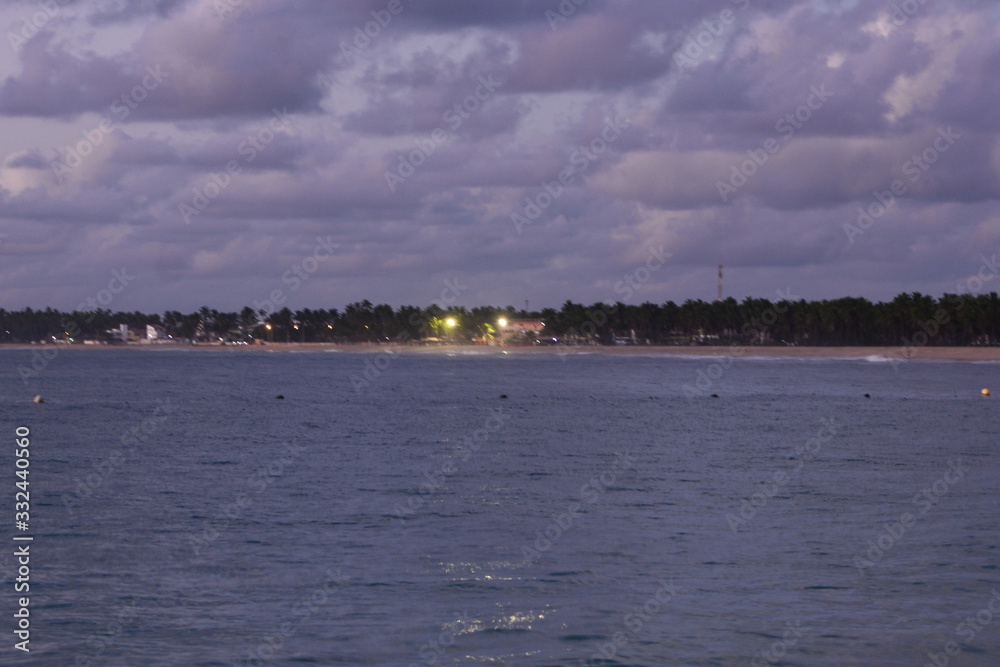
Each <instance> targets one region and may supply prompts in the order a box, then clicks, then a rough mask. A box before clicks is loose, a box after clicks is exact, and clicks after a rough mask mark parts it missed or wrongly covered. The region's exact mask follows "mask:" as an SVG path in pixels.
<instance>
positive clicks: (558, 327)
mask: <svg viewBox="0 0 1000 667" xmlns="http://www.w3.org/2000/svg"><path fill="white" fill-rule="evenodd" d="M501 318H504V319H508V320H513V319H517V318H524V319H528V318H532V319H539V320H542V321H544V323H545V331H544V334H543V335H541V336H539V338H540V339H541V340H542V341H543V342H548V343H552V342H554V341H553V340H552V339H553V338H555V339H556V340H558V342H561V343H562V342H566V343H600V344H612V343H615V342H619V343H634V344H691V343H700V344H708V345H711V344H730V343H744V344H758V345H760V344H763V345H769V344H773V345H782V344H786V345H888V346H897V345H997V344H1000V298H998V296H997V293H996V292H991V293H989V294H978V295H974V294H945V295H943V296H942V297H941V298H938V299H935V298H934V297H931V296H926V295H923V294H919V293H912V294H900V295H899V296H897V297H896V298H895V299H893V300H892V301H889V302H885V303H877V302H876V303H873V302H871V301H868V300H867V299H863V298H842V299H835V300H830V301H804V300H799V301H787V300H783V301H776V302H771V301H769V300H767V299H752V298H747V299H744V300H743V301H742V302H737V301H736V300H735V299H733V298H729V299H724V300H722V301H716V302H706V301H701V300H688V301H685V302H684V303H682V304H679V305H678V304H676V303H673V302H671V301H668V302H667V303H664V304H655V303H643V304H640V305H627V304H623V303H617V304H603V303H596V304H593V305H590V306H585V305H582V304H578V303H573V302H571V301H567V302H566V303H565V304H563V306H562V308H561V309H560V310H555V309H552V308H547V309H544V310H541V311H537V312H530V313H529V312H524V311H515V310H514V309H513V308H511V307H507V308H494V307H478V308H473V309H471V310H467V309H466V308H460V307H449V308H442V307H439V306H436V305H432V306H430V307H428V308H417V307H414V306H402V307H400V308H398V309H393V308H392V307H391V306H388V305H385V304H380V305H372V304H371V303H369V302H368V301H362V302H359V303H352V304H350V305H348V306H347V307H346V308H344V309H343V310H342V311H341V310H337V309H335V308H334V309H329V310H322V309H320V310H311V309H308V308H306V309H302V310H298V311H292V310H290V309H288V308H283V309H281V310H278V311H276V312H273V313H267V312H264V311H257V312H255V311H254V310H253V309H252V308H250V307H246V308H243V310H242V311H240V312H238V313H235V312H232V313H226V312H219V311H217V310H213V309H210V308H208V307H204V308H201V309H200V310H199V311H197V312H194V313H187V314H185V313H180V312H177V311H167V312H165V313H163V314H162V315H161V314H153V315H148V314H144V313H140V312H132V313H128V312H111V311H109V310H101V309H99V310H96V311H91V312H72V313H63V312H59V311H57V310H53V309H51V308H46V309H45V310H32V309H30V308H26V309H24V310H20V311H6V310H2V309H0V342H6V343H25V342H32V341H49V342H51V341H53V340H62V341H69V340H70V339H72V342H81V341H82V340H84V339H91V340H101V341H105V340H108V338H109V336H108V330H110V329H114V328H117V327H119V325H121V324H126V325H128V326H129V327H130V328H132V329H134V330H139V331H141V332H143V333H144V332H145V330H146V325H147V324H154V325H158V326H160V327H162V330H163V333H164V335H166V336H170V337H172V338H173V339H174V340H180V341H187V340H193V341H206V342H208V341H212V342H219V340H220V339H222V340H225V341H231V342H234V341H251V342H252V341H254V340H256V341H260V340H265V341H272V342H366V341H367V342H376V341H397V342H409V341H420V340H426V339H432V340H434V339H437V340H449V341H456V342H463V341H465V342H467V341H472V340H483V339H484V338H485V339H489V338H491V337H494V336H499V335H500V332H499V325H498V321H499V320H500V319H501ZM520 338H521V340H522V341H524V339H525V338H526V337H524V336H522V337H520ZM524 342H528V341H524Z"/></svg>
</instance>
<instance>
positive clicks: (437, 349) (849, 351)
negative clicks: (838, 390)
mask: <svg viewBox="0 0 1000 667" xmlns="http://www.w3.org/2000/svg"><path fill="white" fill-rule="evenodd" d="M43 348H48V349H52V348H56V349H65V348H66V346H64V345H58V346H56V345H9V344H7V345H2V346H0V349H28V350H39V349H43ZM70 349H72V350H121V351H123V352H130V351H151V352H152V351H163V350H190V351H212V350H215V351H223V350H224V351H227V352H305V351H329V352H346V353H368V354H371V353H379V352H381V353H386V354H448V353H453V354H484V355H490V354H505V353H506V354H570V355H572V354H605V355H639V356H641V355H665V356H677V357H692V356H694V357H706V356H708V357H713V356H717V357H737V358H740V357H743V358H746V357H773V358H789V359H795V358H814V359H822V358H827V359H864V358H876V357H884V358H886V359H899V360H903V361H1000V347H910V348H907V347H902V346H900V347H867V346H866V347H798V346H796V347H779V346H728V345H717V346H713V345H704V346H701V345H696V346H681V345H663V346H660V345H637V346H626V345H622V346H605V345H578V346H568V347H566V346H561V345H552V346H509V347H495V346H483V345H396V344H389V343H387V344H376V343H269V344H267V345H210V344H198V345H183V344H166V345H143V344H135V345H73V346H72V347H71V348H70Z"/></svg>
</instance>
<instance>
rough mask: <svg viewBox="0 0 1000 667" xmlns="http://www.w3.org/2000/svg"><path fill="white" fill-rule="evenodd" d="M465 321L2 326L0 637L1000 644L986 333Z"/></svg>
mask: <svg viewBox="0 0 1000 667" xmlns="http://www.w3.org/2000/svg"><path fill="white" fill-rule="evenodd" d="M471 352H474V351H472V350H470V353H467V354H443V353H441V354H435V353H413V354H395V355H387V354H374V353H367V354H362V353H336V352H302V353H295V352H272V351H269V350H268V351H265V350H259V351H258V350H239V351H233V350H222V349H220V350H216V351H194V350H124V349H119V350H72V349H69V350H67V349H61V350H60V351H59V352H58V354H57V355H56V356H55V358H53V359H51V360H48V361H47V364H46V365H45V367H44V368H42V369H41V370H39V371H38V373H37V375H35V376H33V377H30V378H28V379H27V380H22V378H21V377H20V376H19V373H18V366H19V365H20V366H26V367H30V365H31V360H32V350H29V349H5V350H2V351H0V377H2V384H0V387H2V393H0V405H2V406H3V410H2V416H0V424H2V429H3V432H4V434H5V435H4V437H5V438H7V442H8V447H7V452H8V453H7V455H6V456H4V458H3V460H4V461H5V462H6V463H5V465H6V467H7V470H8V472H7V473H5V474H4V475H3V476H2V477H3V479H6V480H7V481H6V482H5V484H6V486H7V490H6V491H5V492H4V493H2V494H0V497H2V498H4V500H3V501H2V502H3V503H5V505H4V510H5V511H4V512H2V513H0V516H6V517H8V519H7V520H6V521H7V523H8V526H7V527H5V531H4V532H5V533H6V534H7V536H8V537H7V538H6V539H7V540H8V545H7V547H5V548H4V549H3V555H2V556H0V570H2V573H3V575H4V580H5V582H4V585H3V589H2V590H3V593H2V595H0V601H2V602H0V605H2V608H3V610H4V612H3V614H2V617H3V618H4V619H6V620H4V621H3V622H2V626H3V627H2V630H3V632H2V633H0V636H2V637H4V644H3V645H2V647H0V663H3V664H10V665H189V666H205V667H207V666H210V665H226V666H229V665H262V664H269V665H400V666H409V665H532V666H541V665H553V666H555V665H587V664H593V665H597V664H603V665H770V664H782V665H915V666H920V665H924V664H928V663H929V664H937V665H938V666H939V667H940V665H942V664H952V665H959V666H972V665H990V666H994V665H997V664H1000V615H998V614H1000V571H998V569H997V566H998V561H1000V550H998V545H1000V519H998V510H1000V499H998V491H1000V451H998V448H1000V442H998V437H997V433H998V430H1000V429H998V426H1000V419H998V418H997V410H998V404H997V401H998V400H1000V399H998V398H995V397H994V398H983V397H982V396H980V389H981V388H983V387H993V388H994V391H995V392H996V391H1000V382H998V381H997V380H998V378H1000V373H998V371H1000V365H998V364H993V363H945V362H920V361H915V362H909V363H905V364H901V365H898V366H894V365H893V364H891V363H888V362H886V361H884V360H881V359H879V358H870V359H852V360H822V359H821V360H773V359H771V360H768V359H753V358H742V359H738V360H735V361H733V362H732V363H726V362H720V361H718V360H713V359H710V358H671V357H656V356H604V355H596V354H569V355H562V356H558V355H540V354H518V353H516V352H514V353H511V354H499V353H497V352H496V351H491V352H489V353H475V354H474V353H471ZM35 394H41V395H42V396H44V397H45V399H46V402H45V403H43V404H35V403H32V402H31V397H32V396H34V395H35ZM711 394H716V395H717V397H712V396H711ZM865 394H869V396H870V397H868V398H866V397H865ZM278 395H281V396H283V397H284V398H283V399H279V398H277V396H278ZM502 395H503V396H505V398H502V397H501V396H502ZM18 426H25V427H28V428H29V429H30V431H31V435H30V437H31V445H30V448H31V466H30V481H31V486H30V490H31V503H32V506H31V519H30V529H29V530H28V531H27V532H25V533H19V532H18V531H16V530H15V529H14V525H13V512H14V506H13V505H14V497H13V496H14V491H15V490H16V489H15V488H14V483H15V482H16V481H17V479H16V478H15V477H14V469H15V468H14V466H15V457H14V446H13V445H14V437H15V436H14V433H15V428H16V427H18ZM17 534H20V535H30V536H32V537H33V538H34V539H33V542H31V543H30V544H31V547H30V550H31V563H30V567H31V573H30V587H31V588H30V597H31V603H30V611H31V616H30V618H31V629H30V631H31V642H30V648H31V653H30V654H24V653H22V652H21V651H17V650H15V649H14V648H13V645H14V643H15V641H17V640H16V638H15V637H14V634H13V629H14V620H13V618H12V614H13V612H14V610H15V605H16V600H17V598H18V597H19V596H20V595H21V594H16V593H15V592H14V587H13V586H14V582H13V577H14V576H16V568H17V563H16V562H15V560H14V558H13V555H12V554H13V551H14V545H15V542H13V541H12V537H13V536H14V535H17ZM949 642H953V643H951V644H949ZM949 653H950V654H951V655H949Z"/></svg>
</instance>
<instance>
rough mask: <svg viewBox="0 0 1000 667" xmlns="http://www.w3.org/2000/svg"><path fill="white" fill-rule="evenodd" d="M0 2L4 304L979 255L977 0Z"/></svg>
mask: <svg viewBox="0 0 1000 667" xmlns="http://www.w3.org/2000/svg"><path fill="white" fill-rule="evenodd" d="M0 26H3V29H4V32H5V33H6V36H5V38H4V39H3V44H2V45H0V116H2V119H0V307H5V308H8V309H12V308H21V307H24V306H31V307H45V306H52V307H56V308H60V309H72V308H74V307H76V306H77V305H78V304H80V303H83V302H84V301H85V300H86V299H88V298H93V297H95V296H97V295H103V301H105V302H107V301H108V297H109V295H111V294H112V292H114V294H113V298H112V299H111V300H110V302H108V303H106V304H104V305H107V307H110V308H111V309H112V310H136V309H138V310H144V311H147V312H155V311H163V310H166V309H180V310H185V311H188V310H193V309H195V308H197V307H199V306H201V305H208V306H210V307H213V308H218V309H221V310H235V309H238V308H240V307H241V306H243V305H248V304H252V303H253V302H255V301H256V302H258V303H261V304H266V302H267V300H268V299H269V298H270V297H271V296H272V295H276V296H278V297H279V299H280V301H281V303H282V305H289V306H290V307H292V308H293V309H296V308H302V307H342V306H343V305H345V304H347V303H349V302H351V301H356V300H360V299H365V298H367V299H369V300H371V301H373V302H376V303H378V302H384V303H389V304H392V305H394V306H398V305H401V304H415V305H427V304H428V303H430V302H431V301H432V300H435V299H441V298H442V293H443V292H444V293H445V295H446V297H447V300H448V301H450V300H452V299H453V301H454V303H455V304H457V305H465V306H474V305H484V304H493V305H501V306H502V305H508V304H510V305H515V306H517V307H522V306H523V304H524V301H525V300H526V299H527V300H529V301H530V304H531V307H532V308H533V309H534V308H541V307H545V306H554V307H558V306H559V305H561V304H562V302H563V301H565V300H566V299H573V300H575V301H583V302H586V303H592V302H595V301H609V302H610V301H617V300H624V301H628V302H632V303H640V302H642V301H647V300H648V301H654V302H663V301H666V300H668V299H672V300H675V301H678V302H680V301H683V300H685V299H688V298H702V299H712V298H714V297H715V292H716V265H717V264H719V263H720V262H721V263H724V264H725V266H726V269H725V272H726V290H725V291H726V295H727V296H735V297H737V298H738V299H742V298H743V297H745V296H763V297H775V294H776V292H777V290H781V291H782V293H786V294H791V295H792V296H795V297H802V298H806V299H821V298H836V297H840V296H866V297H868V298H871V299H888V298H891V297H892V296H894V295H895V294H897V293H899V292H902V291H921V292H925V293H931V294H935V295H938V294H941V293H942V292H945V291H957V289H956V288H957V287H958V286H959V285H960V284H961V283H963V281H964V280H966V279H967V278H968V277H970V276H972V275H974V274H975V273H976V272H977V271H978V270H979V269H980V267H981V265H982V259H981V257H982V256H983V255H984V254H985V255H986V257H987V258H991V257H992V255H993V254H995V253H997V252H998V251H1000V207H998V205H997V199H998V195H1000V180H998V176H1000V75H998V72H1000V3H997V2H994V1H985V0H983V1H976V0H950V1H949V0H887V1H886V2H875V1H871V2H869V1H860V0H671V1H669V2H663V1H653V0H649V1H641V2H640V1H626V0H623V1H618V2H612V1H608V2H603V1H601V0H562V2H560V1H559V0H538V1H534V2H529V1H526V0H482V1H478V2H476V1H469V2H457V1H452V0H370V1H369V0H353V1H345V2H332V1H329V0H322V1H321V0H312V1H310V0H133V1H126V0H49V1H48V2H41V1H28V0H24V1H20V0H13V1H12V0H5V1H4V2H3V4H2V5H0ZM668 255H669V257H667V256H668ZM116 275H117V276H118V277H116ZM629 281H630V282H629ZM109 287H110V288H111V289H109ZM991 290H1000V279H998V280H997V284H995V285H991V284H990V283H987V284H986V286H985V287H984V291H991ZM456 293H457V297H454V298H453V297H452V295H453V294H456Z"/></svg>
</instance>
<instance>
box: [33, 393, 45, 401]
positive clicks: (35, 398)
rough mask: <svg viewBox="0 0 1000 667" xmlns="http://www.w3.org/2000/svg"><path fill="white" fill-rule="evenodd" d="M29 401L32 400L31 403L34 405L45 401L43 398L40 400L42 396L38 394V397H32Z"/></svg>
mask: <svg viewBox="0 0 1000 667" xmlns="http://www.w3.org/2000/svg"><path fill="white" fill-rule="evenodd" d="M31 400H33V401H34V402H35V403H44V402H45V399H44V398H42V395H41V394H39V395H38V396H35V397H34V398H33V399H31Z"/></svg>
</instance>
